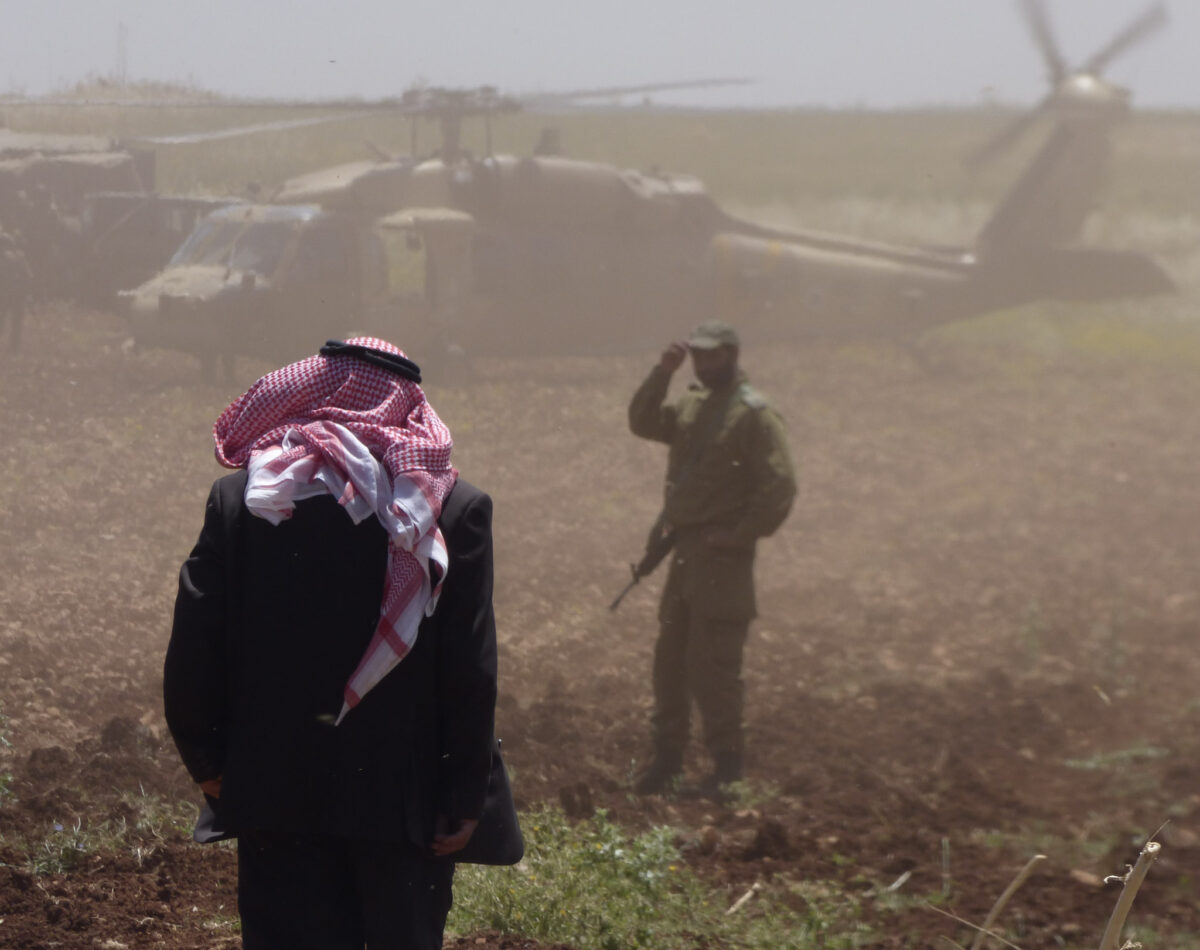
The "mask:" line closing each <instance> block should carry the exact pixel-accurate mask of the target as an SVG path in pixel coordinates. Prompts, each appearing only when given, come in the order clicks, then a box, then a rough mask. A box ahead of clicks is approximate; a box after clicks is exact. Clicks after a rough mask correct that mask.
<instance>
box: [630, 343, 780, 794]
mask: <svg viewBox="0 0 1200 950" xmlns="http://www.w3.org/2000/svg"><path fill="white" fill-rule="evenodd" d="M738 349H739V341H738V336H737V333H736V332H735V331H734V329H733V328H732V327H730V326H729V325H728V324H726V323H723V322H721V321H719V320H714V321H710V322H707V323H702V324H701V325H700V326H698V327H697V328H696V330H695V331H694V332H693V333H692V336H691V337H690V339H688V340H687V342H683V341H679V342H675V343H671V344H670V345H669V346H668V347H667V348H666V349H665V350H663V353H662V356H661V358H660V360H659V362H658V365H656V366H655V367H654V368H653V369H652V370H651V371H650V375H649V376H648V377H647V378H646V380H645V382H643V383H642V385H641V386H640V387H638V390H637V392H636V393H634V395H633V400H632V401H631V402H630V404H629V427H630V429H631V430H632V431H633V433H634V435H638V436H641V437H642V438H644V439H652V440H654V441H657V442H665V443H666V444H667V445H668V446H669V447H670V449H669V453H668V457H667V477H666V488H665V502H664V506H663V517H662V521H663V523H664V526H665V528H664V530H667V531H670V532H673V534H674V542H675V543H674V548H673V550H672V552H671V560H670V567H669V571H668V574H667V581H666V586H665V587H664V589H663V596H662V603H661V605H660V607H659V623H660V630H659V636H658V641H657V643H656V644H655V648H654V715H653V719H652V729H651V732H652V739H653V743H654V759H653V761H652V762H651V763H650V766H649V768H648V769H647V770H646V771H645V772H644V773H643V774H642V775H641V777H640V778H639V779H638V781H637V783H636V786H635V787H636V790H637V791H638V792H639V793H640V794H654V793H658V792H661V791H663V790H664V789H666V788H667V787H668V786H669V785H670V784H671V783H672V782H673V781H674V780H675V779H676V777H677V776H678V775H679V774H680V773H681V771H682V767H683V750H684V746H685V745H686V743H687V737H688V730H689V722H690V717H691V701H692V700H693V699H694V700H695V701H696V705H697V707H698V708H699V710H700V718H701V721H702V723H703V726H704V740H705V744H706V745H707V747H708V750H709V752H710V754H711V755H712V759H713V771H712V774H711V775H710V776H709V777H708V778H707V779H706V780H705V782H704V785H703V786H702V787H703V789H704V790H706V791H710V792H716V791H717V790H718V789H719V787H720V786H721V785H722V784H725V783H728V782H734V781H737V780H738V779H740V778H741V777H742V759H743V733H742V705H743V687H742V676H741V670H742V649H743V646H744V645H745V642H746V632H747V630H748V628H749V625H750V621H751V620H752V619H753V618H754V616H755V600H754V577H753V567H754V548H755V542H756V541H757V540H758V539H759V538H762V537H766V536H767V535H769V534H771V533H772V532H774V531H775V529H776V528H778V527H779V526H780V525H781V524H782V523H783V520H784V518H786V517H787V514H788V511H789V509H790V508H791V505H792V499H793V497H794V496H795V493H796V482H795V475H794V473H793V470H792V461H791V457H790V454H789V452H788V447H787V442H786V439H785V437H784V431H783V424H782V422H781V420H780V418H779V415H778V414H777V413H776V412H775V410H774V409H772V408H771V407H770V405H768V403H767V401H766V399H764V398H763V396H762V395H760V394H759V393H758V392H757V391H756V390H754V389H753V388H751V386H750V384H749V383H748V382H747V379H746V376H745V374H744V373H742V371H741V370H740V369H739V368H738ZM689 352H690V353H691V358H692V367H693V370H694V372H695V375H696V379H697V381H698V382H697V383H696V384H693V385H692V386H691V387H690V388H689V389H688V391H687V392H686V393H685V394H684V395H683V396H682V397H681V398H680V399H679V400H678V401H677V402H674V403H669V402H667V401H666V397H667V389H668V387H669V386H670V383H671V377H672V375H673V374H674V373H675V371H676V370H677V369H678V368H679V367H680V366H681V365H683V362H684V360H685V359H686V358H687V355H688V353H689Z"/></svg>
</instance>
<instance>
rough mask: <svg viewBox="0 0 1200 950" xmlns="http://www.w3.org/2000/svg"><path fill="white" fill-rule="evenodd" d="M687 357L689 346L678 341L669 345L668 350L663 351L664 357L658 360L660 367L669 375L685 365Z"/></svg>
mask: <svg viewBox="0 0 1200 950" xmlns="http://www.w3.org/2000/svg"><path fill="white" fill-rule="evenodd" d="M687 355H688V345H687V344H686V343H684V342H683V341H682V340H676V341H675V342H674V343H668V344H667V348H666V349H665V350H663V351H662V356H660V357H659V358H658V365H659V366H660V367H661V368H662V369H664V370H666V371H667V372H668V373H674V372H675V370H677V369H679V367H681V366H682V365H683V361H684V360H686V359H687Z"/></svg>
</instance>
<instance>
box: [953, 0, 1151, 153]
mask: <svg viewBox="0 0 1200 950" xmlns="http://www.w3.org/2000/svg"><path fill="white" fill-rule="evenodd" d="M1020 9H1021V13H1022V15H1023V16H1024V18H1025V22H1026V24H1027V26H1028V27H1029V32H1030V34H1031V35H1032V36H1033V40H1034V43H1035V44H1036V46H1037V47H1038V49H1039V51H1040V52H1041V54H1042V58H1043V59H1044V60H1045V61H1046V70H1047V75H1048V79H1049V82H1050V92H1049V93H1047V95H1046V96H1045V97H1044V98H1043V99H1042V100H1041V101H1040V102H1039V103H1038V104H1037V105H1036V106H1034V107H1033V108H1032V109H1030V110H1029V111H1028V112H1025V113H1023V114H1021V115H1019V116H1017V117H1016V118H1015V119H1013V120H1012V121H1011V122H1009V123H1008V125H1006V126H1004V127H1003V128H1002V129H1001V130H1000V131H999V132H997V133H996V134H995V135H993V136H992V137H991V138H990V139H989V140H988V141H987V142H985V143H984V144H983V145H982V146H980V147H979V148H977V149H975V150H974V151H973V152H971V153H970V154H969V155H968V156H967V160H966V164H967V167H968V168H978V167H980V166H982V165H985V164H987V163H988V162H990V161H992V160H993V159H994V158H997V157H998V156H999V155H1001V154H1002V153H1004V152H1006V151H1007V150H1008V149H1009V148H1010V147H1012V146H1013V145H1014V144H1015V143H1016V142H1017V141H1018V140H1019V139H1021V137H1022V136H1024V135H1025V133H1026V132H1027V131H1028V130H1029V129H1030V128H1031V127H1032V126H1033V125H1034V124H1035V123H1036V122H1037V120H1038V119H1039V118H1041V117H1042V116H1043V115H1046V114H1047V113H1057V114H1064V115H1065V114H1071V115H1077V116H1078V115H1084V114H1086V115H1088V116H1095V117H1102V116H1114V115H1116V114H1118V112H1120V111H1123V110H1124V109H1125V108H1126V107H1127V106H1128V93H1127V92H1126V91H1125V90H1123V89H1120V88H1118V87H1117V86H1115V85H1113V84H1112V83H1109V82H1107V81H1106V80H1104V79H1103V77H1102V73H1103V72H1104V70H1105V68H1107V67H1108V65H1109V64H1110V63H1111V62H1112V61H1113V60H1114V59H1116V58H1117V57H1118V56H1120V55H1122V54H1123V53H1125V52H1127V51H1128V50H1129V49H1131V48H1133V47H1134V46H1136V45H1137V44H1138V43H1140V42H1141V41H1143V40H1145V39H1146V38H1147V37H1149V36H1150V35H1151V34H1153V33H1154V32H1156V31H1157V30H1159V29H1161V28H1162V27H1164V26H1165V25H1166V23H1167V19H1168V18H1167V9H1166V6H1165V5H1164V4H1163V3H1162V2H1161V0H1159V2H1155V3H1153V4H1151V5H1150V6H1149V7H1148V8H1147V9H1146V10H1145V11H1143V12H1142V13H1141V14H1140V15H1139V16H1137V17H1136V18H1134V20H1133V21H1132V22H1130V23H1129V25H1128V26H1126V27H1125V28H1124V29H1122V30H1120V31H1119V32H1118V33H1117V34H1116V35H1115V36H1114V37H1113V38H1112V39H1111V40H1109V41H1108V43H1106V44H1105V45H1104V46H1102V47H1101V48H1100V49H1099V50H1097V51H1096V52H1095V53H1094V54H1092V56H1090V57H1089V58H1088V59H1087V60H1085V61H1084V63H1083V65H1082V66H1080V67H1079V68H1078V69H1074V70H1072V69H1070V68H1069V67H1068V66H1067V64H1066V61H1065V60H1064V59H1063V56H1062V54H1061V52H1060V51H1059V46H1058V42H1057V40H1056V39H1055V37H1054V31H1053V29H1052V28H1051V26H1050V18H1049V15H1048V13H1047V7H1046V0H1020Z"/></svg>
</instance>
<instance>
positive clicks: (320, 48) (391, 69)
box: [0, 0, 1200, 107]
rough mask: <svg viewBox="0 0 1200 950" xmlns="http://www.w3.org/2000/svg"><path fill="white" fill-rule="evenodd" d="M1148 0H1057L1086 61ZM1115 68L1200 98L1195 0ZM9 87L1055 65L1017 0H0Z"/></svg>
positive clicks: (588, 82) (879, 81)
mask: <svg viewBox="0 0 1200 950" xmlns="http://www.w3.org/2000/svg"><path fill="white" fill-rule="evenodd" d="M1145 5H1146V4H1145V3H1144V2H1142V0H1050V2H1049V9H1050V15H1051V19H1052V21H1053V23H1054V26H1055V28H1056V32H1057V35H1058V38H1059V42H1060V44H1061V46H1062V49H1063V52H1064V55H1065V57H1066V58H1067V59H1068V60H1069V61H1071V62H1073V63H1077V62H1079V61H1081V60H1083V59H1085V58H1086V57H1087V56H1089V55H1090V54H1091V53H1093V52H1094V51H1095V50H1096V49H1097V48H1098V47H1099V46H1101V45H1102V44H1103V43H1105V42H1106V41H1107V40H1108V39H1109V37H1110V36H1111V35H1112V34H1113V33H1115V32H1116V31H1117V30H1118V29H1120V28H1121V27H1123V26H1124V25H1125V24H1126V23H1127V22H1128V21H1129V20H1131V19H1132V18H1133V17H1134V16H1136V15H1137V14H1138V13H1140V12H1141V11H1142V10H1143V9H1144V8H1145ZM1168 7H1169V9H1170V13H1171V23H1170V25H1169V26H1168V27H1167V28H1166V29H1165V30H1163V31H1162V32H1160V33H1158V34H1156V35H1154V36H1153V37H1151V38H1150V39H1149V40H1147V41H1146V42H1145V43H1144V44H1143V45H1141V46H1139V47H1137V48H1136V49H1134V50H1132V51H1130V52H1129V53H1128V54H1126V55H1125V56H1123V57H1122V58H1121V59H1120V60H1118V61H1117V62H1116V63H1115V64H1114V65H1113V67H1112V69H1111V71H1110V73H1111V76H1110V78H1113V79H1115V80H1117V81H1118V82H1121V83H1122V84H1126V85H1129V86H1130V87H1131V88H1132V89H1133V91H1134V94H1135V101H1136V102H1138V103H1142V104H1149V105H1160V106H1162V105H1165V106H1191V107H1200V56H1198V55H1197V54H1196V46H1197V41H1200V0H1173V2H1170V3H1169V4H1168ZM0 11H3V22H4V23H5V24H6V29H5V30H4V31H3V33H2V34H0V63H2V64H3V66H2V67H0V68H3V70H4V71H5V73H4V76H3V85H2V87H0V89H2V90H3V91H6V92H24V93H27V94H40V93H44V92H47V91H50V90H53V89H55V88H61V87H63V86H64V85H67V84H69V83H71V82H73V81H75V80H77V79H80V78H82V77H84V76H86V75H87V74H88V73H101V74H106V75H107V74H113V73H114V72H115V70H116V67H117V63H118V49H119V46H120V44H119V43H118V35H119V33H120V32H121V31H120V29H119V25H120V24H123V25H124V35H125V43H124V49H125V63H126V71H127V75H128V76H129V78H131V79H166V80H177V81H188V80H191V81H193V82H195V83H196V84H197V85H200V86H202V87H204V88H208V89H213V90H216V91H219V92H224V93H231V94H244V95H251V96H272V97H306V98H307V97H313V98H325V97H329V98H336V97H339V96H348V95H362V96H367V97H373V96H386V95H396V94H397V93H399V92H401V91H403V89H404V88H406V87H407V86H409V85H411V84H412V83H413V82H414V81H417V80H425V81H427V82H429V83H431V84H434V85H480V84H484V83H490V84H493V85H497V86H500V87H501V88H502V89H503V90H504V91H507V92H523V91H536V90H539V89H541V90H556V89H564V88H567V89H571V88H578V87H590V86H597V85H609V84H619V83H620V84H623V83H641V82H656V81H663V80H671V79H688V78H694V77H706V76H746V77H751V78H754V79H755V80H757V81H756V83H755V84H754V85H752V86H747V87H741V88H734V89H727V90H720V91H718V90H710V91H707V92H704V93H690V94H681V93H676V94H673V95H666V94H663V95H661V96H659V97H657V98H658V100H659V101H675V102H685V103H696V104H706V105H753V106H780V105H826V106H834V107H838V106H848V105H870V106H895V105H909V104H928V103H954V104H969V103H974V102H978V101H979V100H980V98H981V96H982V95H983V92H984V90H985V89H988V88H990V89H992V90H994V92H995V93H996V94H997V95H998V96H999V97H1000V98H1002V99H1005V100H1011V101H1032V100H1034V99H1036V98H1038V97H1040V96H1041V94H1042V93H1043V92H1044V91H1045V85H1044V67H1043V64H1042V61H1041V59H1040V57H1039V56H1038V55H1037V54H1036V52H1035V51H1034V48H1033V45H1032V43H1031V41H1030V38H1029V36H1028V33H1027V30H1026V28H1025V26H1024V23H1023V21H1022V20H1021V19H1020V17H1019V16H1018V11H1017V4H1016V2H1015V0H727V2H725V3H720V4H718V3H715V2H712V0H708V2H706V0H687V2H683V0H639V2H636V3H635V2H631V0H607V2H602V3H591V4H585V3H582V2H579V0H407V2H406V0H340V2H338V3H336V4H335V3H333V2H325V3H316V2H313V0H308V2H303V0H291V2H288V0H187V2H182V0H0Z"/></svg>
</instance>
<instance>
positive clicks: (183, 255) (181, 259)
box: [171, 220, 241, 267]
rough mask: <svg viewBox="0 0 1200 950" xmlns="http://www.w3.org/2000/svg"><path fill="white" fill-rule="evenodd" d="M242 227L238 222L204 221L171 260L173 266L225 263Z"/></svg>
mask: <svg viewBox="0 0 1200 950" xmlns="http://www.w3.org/2000/svg"><path fill="white" fill-rule="evenodd" d="M239 230H241V225H240V224H239V223H238V222H236V221H224V220H222V221H204V222H201V224H200V226H199V227H198V228H196V230H195V231H193V232H192V235H191V237H189V238H188V239H187V240H186V241H184V242H183V246H182V247H180V248H179V250H178V251H176V252H175V256H174V257H172V258H171V266H172V267H175V266H184V265H189V264H199V265H204V264H208V265H218V264H223V263H224V258H225V257H226V255H227V253H228V251H229V248H230V247H231V246H232V245H233V241H234V238H236V237H237V233H238V231H239Z"/></svg>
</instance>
